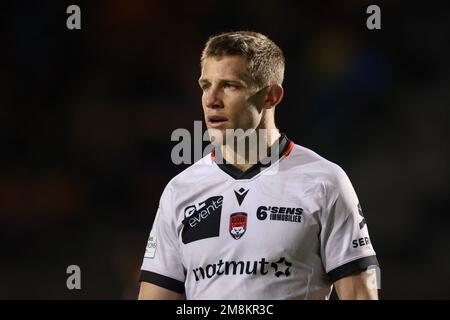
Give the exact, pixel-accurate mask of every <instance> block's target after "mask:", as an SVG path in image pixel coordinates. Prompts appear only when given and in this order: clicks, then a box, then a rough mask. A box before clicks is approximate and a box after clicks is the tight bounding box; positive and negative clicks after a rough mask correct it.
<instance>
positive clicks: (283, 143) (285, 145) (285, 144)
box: [212, 133, 294, 180]
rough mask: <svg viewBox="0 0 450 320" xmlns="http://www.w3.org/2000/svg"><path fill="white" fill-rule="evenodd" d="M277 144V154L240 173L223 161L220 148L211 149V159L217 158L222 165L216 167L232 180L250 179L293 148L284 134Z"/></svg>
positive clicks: (233, 166) (292, 144)
mask: <svg viewBox="0 0 450 320" xmlns="http://www.w3.org/2000/svg"><path fill="white" fill-rule="evenodd" d="M278 143H279V145H278V150H279V151H278V153H276V154H274V155H273V156H272V158H271V159H270V160H268V158H265V159H264V161H261V162H259V161H258V163H256V164H254V165H253V166H251V167H250V168H248V169H247V170H245V171H242V170H241V169H239V168H238V167H236V166H235V165H233V164H231V163H229V162H227V161H226V160H225V159H223V157H222V155H221V153H220V148H215V150H214V149H213V154H212V157H213V159H215V158H218V159H221V160H222V163H217V166H218V167H219V168H220V169H221V170H222V171H224V172H225V173H227V174H228V175H230V176H231V177H232V178H234V179H236V180H241V179H251V178H253V177H254V176H256V175H257V174H258V173H260V172H261V171H262V170H264V169H266V168H268V167H270V166H271V165H272V164H273V163H274V162H275V161H277V160H278V159H280V158H281V157H282V156H283V155H286V156H287V155H288V154H289V153H290V152H291V150H292V148H293V147H294V143H293V142H292V141H290V140H289V139H288V138H287V137H286V135H285V134H284V133H282V134H281V137H280V138H279V139H278ZM214 151H215V153H214ZM269 157H270V156H269ZM263 163H264V164H263Z"/></svg>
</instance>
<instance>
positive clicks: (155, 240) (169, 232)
mask: <svg viewBox="0 0 450 320" xmlns="http://www.w3.org/2000/svg"><path fill="white" fill-rule="evenodd" d="M180 257H181V254H180V250H179V243H178V237H177V229H176V216H175V212H173V210H172V192H171V190H170V187H166V189H165V190H164V192H163V194H162V196H161V199H160V202H159V208H158V211H157V213H156V217H155V220H154V222H153V226H152V230H151V231H150V236H149V239H148V242H147V248H146V250H145V255H144V260H143V263H142V267H141V275H140V281H145V282H149V283H152V284H155V285H158V286H160V287H163V288H166V289H169V290H172V291H175V292H179V293H183V292H184V281H185V272H184V267H183V263H182V261H181V258H180Z"/></svg>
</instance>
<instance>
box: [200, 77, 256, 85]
mask: <svg viewBox="0 0 450 320" xmlns="http://www.w3.org/2000/svg"><path fill="white" fill-rule="evenodd" d="M224 82H229V83H237V84H240V85H242V86H244V87H247V86H248V85H247V83H246V82H245V81H244V80H241V79H225V78H224V79H219V83H224ZM205 83H211V81H209V80H208V79H204V78H200V79H198V84H199V85H202V84H205Z"/></svg>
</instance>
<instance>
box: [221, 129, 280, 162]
mask: <svg viewBox="0 0 450 320" xmlns="http://www.w3.org/2000/svg"><path fill="white" fill-rule="evenodd" d="M279 138H280V132H279V131H278V129H277V128H276V127H275V125H274V126H271V127H270V128H257V129H255V131H254V132H253V133H252V134H251V135H250V136H249V137H243V138H237V139H231V140H232V141H230V142H228V141H227V143H226V144H224V145H222V146H221V152H222V155H223V157H224V159H225V160H226V161H227V162H228V163H231V164H233V165H235V166H236V167H238V168H239V169H241V170H242V171H246V170H247V169H249V168H250V167H252V166H253V165H255V164H256V163H257V162H259V161H260V160H261V159H262V158H264V157H267V156H269V155H270V152H271V150H270V147H271V146H272V145H273V144H274V143H275V142H276V141H277V140H278V139H279Z"/></svg>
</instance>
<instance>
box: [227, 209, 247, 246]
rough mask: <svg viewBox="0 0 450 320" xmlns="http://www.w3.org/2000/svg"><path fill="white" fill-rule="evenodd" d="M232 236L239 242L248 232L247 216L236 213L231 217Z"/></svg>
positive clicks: (243, 213)
mask: <svg viewBox="0 0 450 320" xmlns="http://www.w3.org/2000/svg"><path fill="white" fill-rule="evenodd" d="M229 230H230V234H231V236H232V237H233V239H235V240H239V239H240V238H242V236H243V235H244V233H245V231H247V214H246V213H245V212H236V213H233V214H232V215H231V216H230V228H229Z"/></svg>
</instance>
